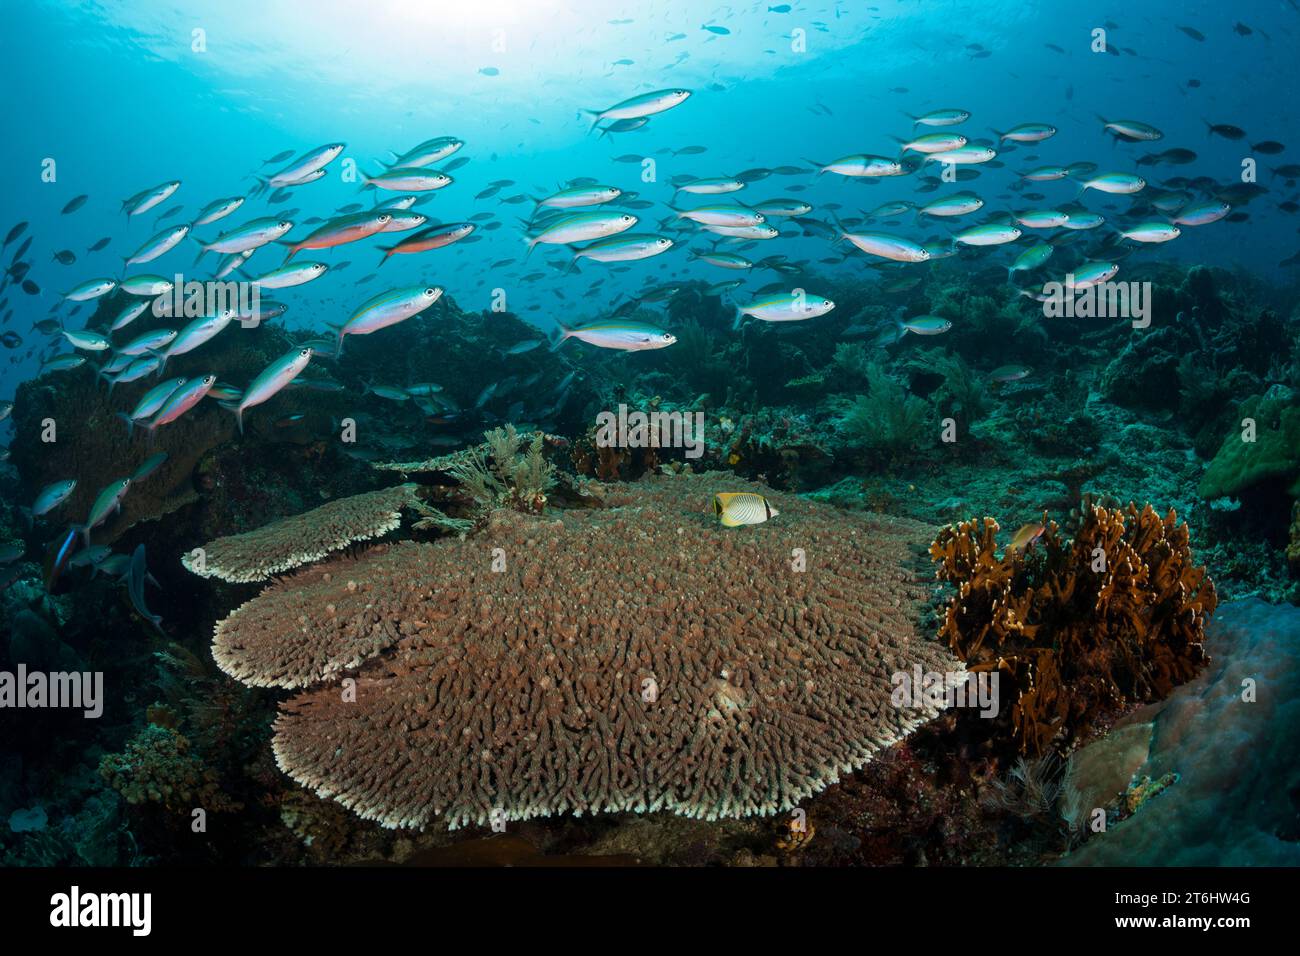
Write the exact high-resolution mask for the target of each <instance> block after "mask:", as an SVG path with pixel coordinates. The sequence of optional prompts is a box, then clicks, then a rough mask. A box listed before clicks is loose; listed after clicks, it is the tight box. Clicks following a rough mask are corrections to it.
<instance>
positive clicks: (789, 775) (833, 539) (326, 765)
mask: <svg viewBox="0 0 1300 956" xmlns="http://www.w3.org/2000/svg"><path fill="white" fill-rule="evenodd" d="M609 490H610V494H609V495H608V496H607V498H606V501H605V503H606V505H607V507H604V508H590V509H582V510H564V511H559V512H556V513H555V514H554V515H548V516H547V517H546V518H540V517H535V516H531V515H525V514H520V513H517V512H514V511H510V510H504V509H503V510H498V511H496V512H494V513H493V516H492V519H491V520H490V521H489V522H488V523H487V524H486V526H485V527H484V528H483V530H482V531H480V532H479V533H478V534H476V535H474V536H472V537H470V538H467V539H464V540H460V539H443V540H440V541H438V542H436V543H434V544H415V543H411V542H404V543H401V544H397V545H394V546H392V547H380V548H376V549H372V551H371V552H369V553H367V554H365V555H363V556H362V557H360V558H359V559H356V560H351V559H337V558H336V559H333V560H331V561H329V562H326V563H324V564H321V565H319V566H317V567H315V568H312V569H310V570H308V571H306V572H302V573H300V574H297V575H295V576H293V577H291V578H289V579H288V580H287V581H286V582H284V583H283V585H276V586H275V587H272V588H270V589H268V590H267V591H265V592H264V593H263V594H262V595H261V596H260V597H258V598H256V599H254V600H253V601H251V602H250V603H249V604H246V605H244V606H243V607H242V608H240V609H239V610H237V611H236V612H234V613H233V614H232V615H231V616H230V617H229V618H227V619H226V620H225V621H223V622H222V623H221V624H220V625H219V627H218V632H217V646H216V657H217V660H218V662H219V663H220V664H221V666H222V667H223V668H224V669H225V670H226V671H227V672H229V673H232V674H234V675H235V676H237V677H239V678H240V679H241V680H244V681H246V682H249V683H256V684H263V685H275V686H282V687H306V686H308V685H310V684H313V683H316V682H318V681H320V680H321V679H328V678H336V677H338V676H339V674H340V672H341V671H342V670H343V669H350V668H352V667H353V666H355V665H356V664H357V663H358V662H362V661H364V662H365V663H364V664H362V665H361V668H360V670H359V672H358V673H357V677H356V685H355V697H353V695H352V694H350V693H349V692H348V690H347V688H340V687H337V686H325V687H317V688H316V689H313V690H308V691H306V692H304V693H302V694H300V695H299V696H298V697H296V698H294V699H292V700H290V701H289V702H288V703H287V704H286V705H285V706H284V709H283V712H282V714H281V716H280V718H279V720H278V721H277V723H276V737H275V742H274V748H275V754H276V759H277V761H278V763H279V765H280V767H281V768H282V769H283V770H284V771H286V772H287V773H288V774H289V775H290V776H291V777H293V778H294V779H295V780H297V781H298V782H300V783H302V784H303V785H305V786H308V787H310V788H311V789H313V790H314V791H315V792H316V793H317V794H319V795H321V796H327V797H333V798H334V799H337V800H339V801H340V802H341V803H343V804H344V805H345V806H348V807H350V808H352V809H354V810H356V811H357V812H358V813H359V814H360V815H361V816H363V817H365V818H367V819H374V820H379V821H381V822H382V823H384V824H385V825H387V826H420V827H422V826H425V825H427V824H428V823H430V822H431V821H432V820H433V818H434V817H435V816H438V815H441V816H442V817H443V819H444V821H445V822H446V823H447V824H449V825H451V826H453V827H455V826H461V825H464V824H467V823H480V824H481V823H484V822H486V821H487V820H488V819H489V817H490V816H491V815H492V814H493V812H494V811H497V813H499V814H500V816H501V817H502V818H504V819H524V818H529V817H533V816H541V815H548V814H555V813H563V812H573V813H596V812H602V811H640V812H643V811H649V810H659V809H665V810H671V811H673V812H676V813H680V814H683V815H688V816H695V817H704V818H708V819H714V818H718V817H724V816H743V815H748V814H755V813H774V812H777V811H779V810H782V809H788V808H789V807H792V806H794V805H795V804H797V803H798V802H799V801H801V800H803V799H804V798H806V797H807V796H809V795H810V794H812V793H814V792H816V791H818V790H821V789H822V788H824V787H825V786H827V785H828V784H830V783H832V782H834V781H835V780H836V779H837V778H838V776H839V775H840V774H842V773H845V772H848V771H849V770H851V769H853V768H855V767H859V766H861V765H862V764H864V763H865V762H866V761H868V760H869V759H870V758H871V757H872V755H873V754H875V753H876V752H878V751H879V750H880V749H881V748H883V747H887V746H889V745H890V744H891V743H893V742H894V741H896V740H898V739H900V738H902V737H903V736H905V735H906V734H907V733H909V732H910V731H911V730H912V729H913V728H914V727H915V726H917V725H918V724H919V723H920V722H922V721H923V720H925V719H926V718H928V717H929V716H932V715H933V714H934V713H935V712H936V708H935V706H934V704H933V703H932V702H930V701H921V702H919V703H918V706H916V707H902V706H898V707H896V706H893V705H892V703H891V691H892V689H893V685H892V683H891V681H892V677H893V675H895V674H897V673H899V672H906V671H910V670H911V668H912V667H913V666H914V665H917V664H919V665H920V666H921V667H922V668H923V669H924V670H926V671H928V672H960V670H961V667H960V664H958V663H957V662H956V661H954V660H952V659H951V658H950V656H949V655H948V654H947V653H946V652H945V651H944V649H943V648H942V647H941V646H940V645H939V644H938V643H937V642H933V641H927V640H924V639H922V638H919V637H918V636H917V634H916V632H915V629H914V625H913V614H914V607H915V604H916V602H917V600H918V599H919V598H920V596H921V594H922V590H921V588H920V586H919V585H918V583H917V582H916V581H915V580H914V579H913V577H912V576H911V575H910V574H909V573H908V572H907V571H906V569H905V566H906V564H907V562H908V560H909V555H910V550H909V549H910V546H911V545H912V544H913V543H915V542H917V541H918V540H920V539H921V537H922V536H923V535H924V536H925V537H928V536H929V535H928V534H927V531H928V530H929V529H927V528H926V526H924V525H919V524H916V523H914V522H907V521H898V520H891V519H888V518H883V517H880V516H858V515H850V514H846V513H844V512H840V511H837V510H835V509H833V508H830V507H827V506H824V505H818V504H814V503H812V502H808V501H805V500H801V499H797V498H793V497H789V496H784V495H777V494H775V493H773V492H771V491H770V490H769V489H766V488H764V487H762V486H760V485H753V484H748V483H745V482H741V481H737V480H736V479H734V478H730V479H720V478H719V477H718V476H717V475H698V476H681V477H674V478H666V477H662V478H654V479H650V480H647V481H644V482H639V483H637V484H635V485H615V486H610V487H609ZM724 490H735V491H740V490H748V491H757V492H760V493H764V494H767V495H768V496H769V497H770V498H771V499H772V500H773V503H774V504H775V506H776V507H777V509H778V510H779V511H780V515H779V516H778V517H776V518H774V519H773V520H771V521H769V522H767V523H766V524H763V525H761V526H757V527H745V528H739V529H726V528H722V527H720V526H719V525H718V523H717V520H716V518H715V517H714V516H713V515H712V513H711V508H712V498H713V494H714V493H715V492H717V491H724ZM804 561H806V568H805V567H804V565H803V564H802V563H801V562H804Z"/></svg>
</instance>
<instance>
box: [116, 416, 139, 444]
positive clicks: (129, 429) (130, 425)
mask: <svg viewBox="0 0 1300 956" xmlns="http://www.w3.org/2000/svg"><path fill="white" fill-rule="evenodd" d="M117 417H118V418H120V419H122V421H124V422H126V437H127V438H128V439H129V438H130V437H131V435H132V434H134V433H135V421H134V420H133V419H132V418H131V416H130V415H128V414H126V413H125V412H118V413H117Z"/></svg>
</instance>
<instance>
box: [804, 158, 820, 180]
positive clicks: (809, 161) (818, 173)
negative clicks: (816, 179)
mask: <svg viewBox="0 0 1300 956" xmlns="http://www.w3.org/2000/svg"><path fill="white" fill-rule="evenodd" d="M803 161H804V162H805V163H807V164H808V165H809V166H815V167H816V168H817V175H818V176H820V175H822V174H823V173H825V172H826V164H825V163H819V162H817V160H815V159H809V158H808V157H807V156H805V157H804V158H803Z"/></svg>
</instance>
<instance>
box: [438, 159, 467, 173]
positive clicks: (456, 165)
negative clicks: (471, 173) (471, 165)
mask: <svg viewBox="0 0 1300 956" xmlns="http://www.w3.org/2000/svg"><path fill="white" fill-rule="evenodd" d="M468 162H469V157H468V156H457V157H456V158H455V159H453V160H452V161H451V162H450V163H448V164H447V165H446V166H444V167H442V168H443V171H444V172H448V173H452V172H455V171H456V170H458V169H460V168H461V167H462V166H464V165H465V164H466V163H468Z"/></svg>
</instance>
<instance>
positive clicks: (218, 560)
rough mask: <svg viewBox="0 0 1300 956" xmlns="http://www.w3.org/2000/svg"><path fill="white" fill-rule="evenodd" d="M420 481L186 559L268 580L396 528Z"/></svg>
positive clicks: (203, 571)
mask: <svg viewBox="0 0 1300 956" xmlns="http://www.w3.org/2000/svg"><path fill="white" fill-rule="evenodd" d="M415 487H416V486H415V485H413V484H406V485H395V486H393V487H392V488H381V489H379V490H378V491H367V492H364V493H363V494H359V495H352V496H351V497H348V498H339V499H337V500H335V501H331V502H328V503H326V504H323V505H321V506H320V507H319V508H313V509H312V510H311V511H307V512H304V513H303V514H300V515H292V516H291V517H288V518H282V519H280V520H279V521H273V522H272V523H271V524H269V525H266V526H265V527H262V528H258V529H256V530H255V531H248V532H246V533H244V534H236V535H231V536H229V537H226V538H218V539H217V540H216V541H212V542H210V543H208V544H206V545H204V546H203V547H202V548H199V549H196V550H195V551H191V552H190V553H189V554H186V555H184V556H183V557H182V558H181V563H182V564H184V565H185V567H187V568H188V569H189V570H191V571H193V572H194V573H195V574H197V575H200V576H202V577H205V578H221V579H222V580H223V581H232V582H236V583H240V584H245V583H249V582H252V581H265V580H266V579H267V578H269V577H271V576H272V575H275V574H280V573H281V572H283V571H288V570H291V569H293V568H297V567H301V566H302V565H304V564H307V563H309V562H311V561H317V560H319V559H320V558H323V557H325V555H327V554H330V553H331V552H334V551H339V550H341V549H343V548H346V547H347V546H348V545H349V544H352V543H353V542H355V541H367V540H370V539H371V538H378V537H380V536H381V535H384V534H387V533H388V532H389V531H392V530H393V529H394V528H396V527H397V526H398V525H400V524H401V523H402V509H404V508H418V507H419V499H418V498H417V497H416V495H415Z"/></svg>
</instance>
